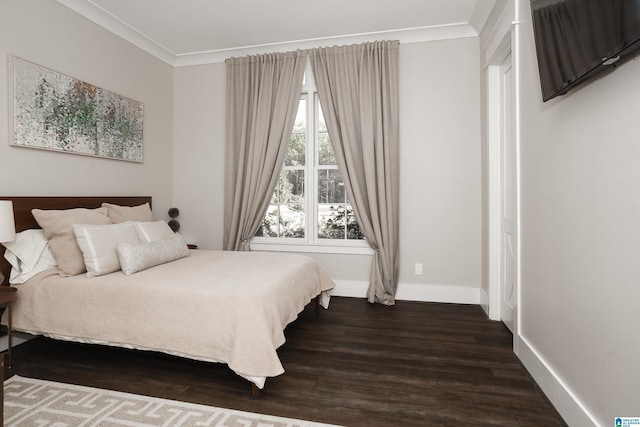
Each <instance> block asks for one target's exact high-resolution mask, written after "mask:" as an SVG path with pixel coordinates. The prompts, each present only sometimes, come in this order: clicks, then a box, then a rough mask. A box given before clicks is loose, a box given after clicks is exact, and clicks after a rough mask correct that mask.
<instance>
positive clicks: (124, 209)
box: [102, 203, 153, 224]
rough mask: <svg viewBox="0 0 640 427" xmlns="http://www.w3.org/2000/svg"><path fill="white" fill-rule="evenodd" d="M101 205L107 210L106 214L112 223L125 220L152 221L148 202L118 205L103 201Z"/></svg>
mask: <svg viewBox="0 0 640 427" xmlns="http://www.w3.org/2000/svg"><path fill="white" fill-rule="evenodd" d="M102 207H103V208H107V209H108V210H109V211H108V213H107V215H108V216H109V218H110V219H111V222H113V223H114V224H118V223H120V222H126V221H153V214H152V213H151V206H149V203H145V204H143V205H139V206H120V205H113V204H111V203H103V204H102Z"/></svg>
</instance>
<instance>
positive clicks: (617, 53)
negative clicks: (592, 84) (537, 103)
mask: <svg viewBox="0 0 640 427" xmlns="http://www.w3.org/2000/svg"><path fill="white" fill-rule="evenodd" d="M531 13H532V18H533V32H534V38H535V45H536V54H537V57H538V70H539V73H540V86H541V89H542V99H543V100H544V101H548V100H550V99H552V98H555V97H556V96H559V95H564V94H565V93H567V91H569V90H570V89H572V88H574V87H575V86H577V85H579V84H581V83H583V82H584V81H586V80H587V79H589V78H591V77H593V76H595V75H596V74H598V73H600V72H602V71H604V70H606V69H607V68H610V67H611V66H615V65H614V64H616V62H617V61H618V60H619V59H621V58H626V57H628V55H629V54H630V53H632V52H633V51H635V50H636V49H639V48H640V42H639V40H640V0H531Z"/></svg>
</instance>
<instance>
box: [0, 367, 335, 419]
mask: <svg viewBox="0 0 640 427" xmlns="http://www.w3.org/2000/svg"><path fill="white" fill-rule="evenodd" d="M4 425H5V426H52V427H65V426H86V427H90V426H104V427H106V426H135V427H142V426H166V427H177V426H184V427H186V426H210V427H320V426H323V427H327V426H329V424H321V423H313V422H309V421H300V420H294V419H290V418H281V417H273V416H270V415H262V414H254V413H251V412H242V411H234V410H230V409H223V408H216V407H213V406H204V405H195V404H192V403H186V402H178V401H174V400H167V399H158V398H155V397H147V396H140V395H136V394H129V393H121V392H117V391H111V390H102V389H99V388H91V387H84V386H78V385H73V384H63V383H57V382H53V381H45V380H36V379H31V378H23V377H19V376H17V375H14V376H13V377H11V378H9V379H8V380H7V381H5V383H4ZM334 427H335V426H334Z"/></svg>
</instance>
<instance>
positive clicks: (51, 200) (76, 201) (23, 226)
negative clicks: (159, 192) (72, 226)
mask: <svg viewBox="0 0 640 427" xmlns="http://www.w3.org/2000/svg"><path fill="white" fill-rule="evenodd" d="M0 200H13V214H14V218H15V221H16V232H20V231H24V230H28V229H30V228H40V226H39V225H38V223H37V222H36V220H35V218H34V217H33V215H31V209H36V208H37V209H71V208H90V209H92V208H99V207H100V206H101V205H102V203H104V202H106V203H112V204H114V205H121V206H138V205H142V204H144V203H149V205H151V197H150V196H123V197H108V196H107V197H92V196H91V197H85V196H79V197H55V196H45V197H10V196H9V197H6V196H0ZM10 270H11V265H10V264H9V263H8V262H7V260H6V259H4V246H2V245H0V272H2V274H4V275H5V277H6V278H5V281H4V282H3V283H2V284H3V285H8V284H9V273H10Z"/></svg>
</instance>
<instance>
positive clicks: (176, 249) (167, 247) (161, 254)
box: [117, 234, 189, 275]
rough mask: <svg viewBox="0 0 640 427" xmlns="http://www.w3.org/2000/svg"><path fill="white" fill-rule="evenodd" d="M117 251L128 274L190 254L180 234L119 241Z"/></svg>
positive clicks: (125, 272)
mask: <svg viewBox="0 0 640 427" xmlns="http://www.w3.org/2000/svg"><path fill="white" fill-rule="evenodd" d="M117 252H118V258H119V259H120V266H121V267H122V272H123V273H124V274H126V275H129V274H133V273H137V272H138V271H142V270H146V269H147V268H151V267H154V266H156V265H160V264H164V263H167V262H169V261H174V260H176V259H180V258H184V257H187V256H189V249H188V248H187V245H186V244H185V243H184V240H182V236H180V235H179V234H174V235H173V236H171V237H169V238H168V239H162V240H156V241H155V242H143V243H137V244H132V243H118V246H117Z"/></svg>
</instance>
